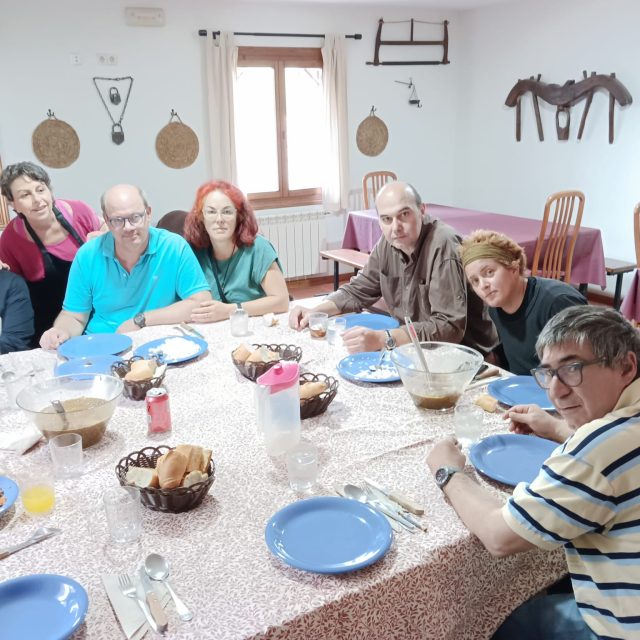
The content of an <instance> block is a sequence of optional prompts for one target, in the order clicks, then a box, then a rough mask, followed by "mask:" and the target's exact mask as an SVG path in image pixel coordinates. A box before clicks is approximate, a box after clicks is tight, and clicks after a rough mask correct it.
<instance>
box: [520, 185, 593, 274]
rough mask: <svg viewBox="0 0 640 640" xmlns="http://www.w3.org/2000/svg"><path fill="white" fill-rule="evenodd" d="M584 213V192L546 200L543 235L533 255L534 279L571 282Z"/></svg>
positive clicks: (570, 193) (557, 194)
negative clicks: (548, 229) (575, 249)
mask: <svg viewBox="0 0 640 640" xmlns="http://www.w3.org/2000/svg"><path fill="white" fill-rule="evenodd" d="M583 210H584V193H582V192H581V191H559V192H558V193H554V194H552V195H550V196H549V197H548V198H547V202H546V204H545V207H544V215H543V217H542V225H541V227H540V235H539V236H538V242H537V243H536V249H535V252H534V254H533V266H532V267H531V275H533V276H536V275H539V276H542V277H543V278H555V279H557V280H564V281H565V282H569V281H570V279H571V262H572V260H573V250H574V248H575V246H576V240H577V239H578V231H579V230H580V223H581V222H582V212H583ZM574 215H575V220H573V217H574ZM551 217H552V220H551V230H550V232H549V234H548V236H547V226H548V225H549V218H551ZM571 227H573V228H571ZM569 234H571V235H569ZM565 255H566V258H565V257H564V256H565Z"/></svg>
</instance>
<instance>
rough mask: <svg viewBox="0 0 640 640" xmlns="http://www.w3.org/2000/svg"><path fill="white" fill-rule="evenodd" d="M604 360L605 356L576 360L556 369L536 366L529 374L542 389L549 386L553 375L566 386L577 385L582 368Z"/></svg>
mask: <svg viewBox="0 0 640 640" xmlns="http://www.w3.org/2000/svg"><path fill="white" fill-rule="evenodd" d="M605 360H606V358H597V359H595V360H582V361H580V360H578V361H577V362H569V363H567V364H563V365H561V366H560V367H558V368H557V369H552V368H551V367H536V368H535V369H531V375H532V376H533V377H534V378H535V379H536V382H537V383H538V384H539V385H540V386H541V387H542V388H543V389H548V388H549V387H550V386H551V381H552V380H553V376H557V378H558V380H560V382H562V384H566V385H567V387H579V386H580V385H581V384H582V369H584V367H588V366H589V365H590V364H600V363H602V362H604V361H605Z"/></svg>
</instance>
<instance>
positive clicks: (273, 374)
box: [256, 362, 300, 393]
mask: <svg viewBox="0 0 640 640" xmlns="http://www.w3.org/2000/svg"><path fill="white" fill-rule="evenodd" d="M299 377H300V365H299V364H298V363H297V362H278V363H277V364H274V365H273V367H271V369H269V371H267V372H266V373H263V374H262V375H261V376H260V377H259V378H258V379H257V380H256V382H257V383H258V384H261V385H264V386H266V387H271V393H277V392H278V391H283V390H284V389H288V388H289V387H292V386H293V385H294V384H298V378H299Z"/></svg>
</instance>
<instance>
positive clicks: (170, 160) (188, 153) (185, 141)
mask: <svg viewBox="0 0 640 640" xmlns="http://www.w3.org/2000/svg"><path fill="white" fill-rule="evenodd" d="M199 150H200V145H199V143H198V136H197V135H196V134H195V133H194V132H193V129H191V128H190V127H187V125H186V124H182V122H170V123H169V124H168V125H167V126H165V127H163V128H162V129H160V132H159V133H158V136H157V137H156V153H157V154H158V158H160V160H161V161H162V162H164V164H166V165H167V166H168V167H171V168H172V169H184V168H185V167H188V166H189V165H192V164H193V163H194V162H195V159H196V158H197V157H198V151H199Z"/></svg>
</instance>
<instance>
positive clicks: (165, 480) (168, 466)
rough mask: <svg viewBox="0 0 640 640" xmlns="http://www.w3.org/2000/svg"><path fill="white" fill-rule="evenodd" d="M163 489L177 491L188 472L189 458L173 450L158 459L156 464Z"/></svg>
mask: <svg viewBox="0 0 640 640" xmlns="http://www.w3.org/2000/svg"><path fill="white" fill-rule="evenodd" d="M156 470H157V472H158V479H159V480H160V488H161V489H175V488H176V487H179V486H180V483H181V482H182V478H183V476H184V474H185V472H186V470H187V457H186V456H185V455H184V454H183V453H180V451H176V450H175V449H172V450H171V451H167V453H165V454H164V455H163V456H160V458H158V462H157V463H156Z"/></svg>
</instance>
